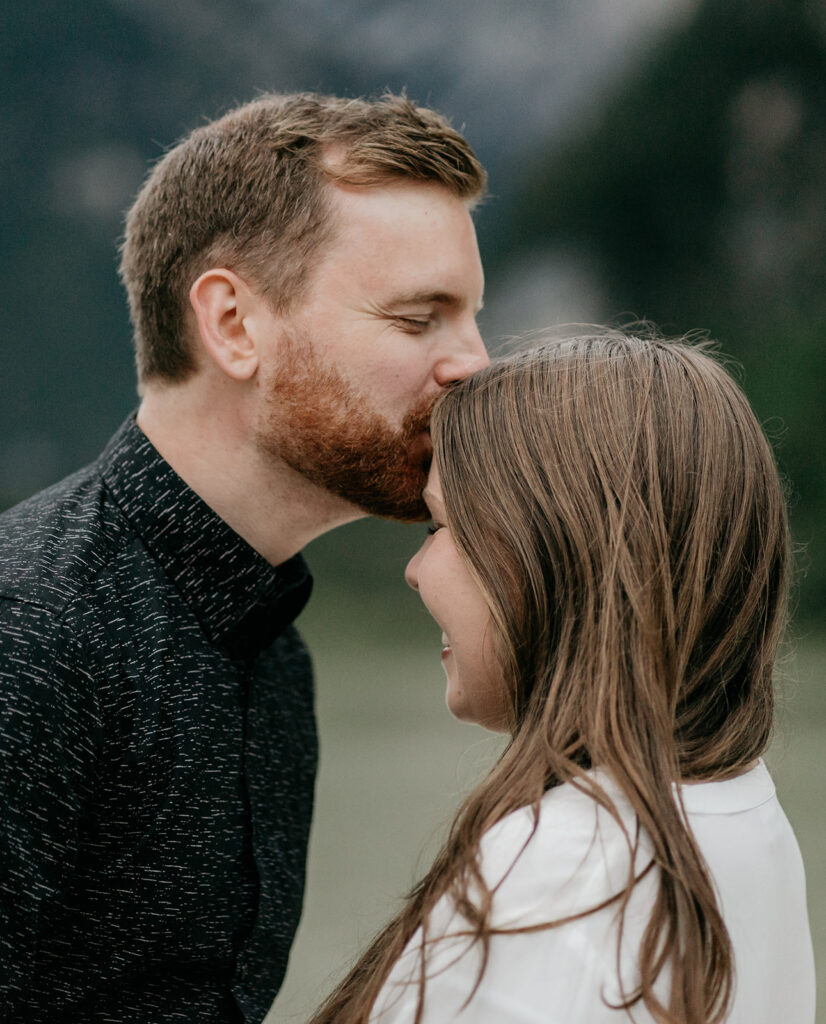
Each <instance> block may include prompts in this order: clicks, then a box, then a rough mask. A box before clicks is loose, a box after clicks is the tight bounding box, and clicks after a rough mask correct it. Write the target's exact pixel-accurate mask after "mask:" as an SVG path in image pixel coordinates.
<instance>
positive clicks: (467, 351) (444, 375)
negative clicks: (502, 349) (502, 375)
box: [434, 320, 490, 387]
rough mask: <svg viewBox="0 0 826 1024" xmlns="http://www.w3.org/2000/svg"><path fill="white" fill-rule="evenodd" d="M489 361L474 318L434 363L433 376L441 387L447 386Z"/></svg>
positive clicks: (467, 375)
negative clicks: (448, 349)
mask: <svg viewBox="0 0 826 1024" xmlns="http://www.w3.org/2000/svg"><path fill="white" fill-rule="evenodd" d="M489 362H490V357H489V356H488V353H487V349H486V348H485V343H484V341H482V335H481V334H480V333H479V328H478V327H477V326H476V321H475V320H474V321H473V323H472V325H471V326H468V327H467V328H466V329H465V331H464V333H463V335H462V336H461V338H460V339H459V340H458V342H457V343H456V344H455V345H454V346H453V347H452V348H451V349H450V351H447V352H445V354H444V357H443V358H442V359H440V360H439V362H438V363H437V364H436V367H435V370H434V376H435V378H436V382H437V383H438V384H439V385H440V386H441V387H447V385H448V384H453V383H454V382H455V381H457V380H464V379H465V377H469V376H470V375H471V374H472V373H476V371H477V370H481V369H482V368H483V367H485V366H487V365H488V363H489Z"/></svg>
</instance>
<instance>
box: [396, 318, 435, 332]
mask: <svg viewBox="0 0 826 1024" xmlns="http://www.w3.org/2000/svg"><path fill="white" fill-rule="evenodd" d="M396 323H397V324H398V325H399V327H401V329H402V330H403V331H409V332H410V333H411V334H418V333H419V332H420V331H424V330H426V329H427V328H428V327H429V326H430V318H429V317H425V318H424V319H418V318H417V317H412V316H397V317H396Z"/></svg>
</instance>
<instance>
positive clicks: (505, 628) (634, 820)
mask: <svg viewBox="0 0 826 1024" xmlns="http://www.w3.org/2000/svg"><path fill="white" fill-rule="evenodd" d="M432 435H433V446H434V465H433V470H432V472H431V477H430V480H429V483H428V489H427V491H426V492H425V496H426V498H427V500H428V503H429V506H430V508H431V511H432V513H433V526H432V529H431V531H430V534H431V535H430V536H429V537H428V539H427V540H426V541H425V543H424V545H423V546H422V548H421V550H420V551H419V552H418V554H417V555H416V556H415V557H414V558H413V560H412V561H411V563H410V565H409V566H408V574H407V575H408V581H409V582H410V583H411V585H412V586H414V587H416V588H417V589H418V590H419V593H420V595H421V597H422V599H423V601H424V602H425V604H426V605H427V607H428V609H429V610H430V612H431V613H432V614H433V616H434V618H435V619H436V621H437V622H438V623H439V624H440V625H441V627H442V629H443V631H444V635H443V644H444V648H443V655H442V656H443V660H444V665H445V670H446V674H447V702H448V706H449V707H450V710H451V711H452V712H453V713H454V714H455V715H457V716H458V717H460V718H463V719H466V720H470V721H475V722H478V723H479V724H481V725H483V726H485V727H486V728H489V729H496V730H502V731H507V733H509V735H510V741H509V743H508V745H507V747H506V749H505V751H504V753H503V754H502V756H501V758H500V759H499V761H498V763H497V764H496V766H495V767H494V769H493V770H492V771H491V773H490V774H489V775H488V776H487V778H486V779H484V781H483V782H482V783H481V784H480V785H479V786H478V787H477V789H476V790H475V791H474V792H473V793H472V794H471V795H470V797H469V798H468V799H467V801H466V802H465V804H464V806H463V807H462V808H461V810H460V812H459V814H458V816H457V818H456V821H455V822H454V825H453V827H452V830H451V832H450V836H449V838H448V841H447V843H446V844H445V846H444V848H443V849H442V851H441V853H440V854H439V856H438V857H437V859H436V861H435V863H434V865H433V867H432V868H431V869H430V871H429V872H428V873H427V875H426V876H425V878H424V879H423V880H422V881H421V882H420V883H419V885H418V886H417V887H416V889H415V890H414V891H413V893H412V894H411V896H410V897H409V899H408V902H407V903H406V905H405V907H404V909H403V910H402V911H401V913H400V914H399V915H398V917H397V918H396V919H395V920H394V921H392V922H391V923H390V924H389V925H388V926H387V927H386V928H385V930H384V931H383V932H382V933H381V934H380V935H379V936H378V938H377V939H376V940H375V941H374V942H373V945H372V946H371V947H370V948H369V950H368V951H367V952H366V953H365V954H364V956H363V957H362V958H361V960H360V961H359V962H358V964H357V965H356V967H355V968H354V969H353V971H352V972H351V974H350V975H349V977H347V978H346V979H345V981H344V982H343V983H342V984H341V985H340V986H339V988H338V989H337V990H336V991H335V992H334V993H333V994H332V995H331V996H330V998H329V999H328V1001H327V1003H325V1005H324V1006H323V1007H322V1008H321V1010H320V1011H319V1012H318V1014H317V1015H316V1017H315V1018H314V1024H326V1022H333V1021H334V1022H337V1024H344V1022H347V1024H349V1022H361V1021H364V1022H366V1021H370V1022H373V1024H414V1022H417V1024H418V1022H421V1024H436V1022H440V1024H441V1022H447V1021H453V1020H457V1021H467V1022H473V1024H494V1022H496V1024H503V1022H519V1024H521V1022H525V1024H527V1022H529V1021H530V1022H539V1021H543V1022H553V1024H601V1022H606V1024H607V1022H617V1024H619V1022H621V1021H623V1020H634V1021H636V1022H638V1024H639V1022H652V1021H656V1022H658V1024H719V1022H723V1021H726V1022H737V1024H781V1022H782V1024H811V1022H812V1021H813V1019H814V968H813V958H812V948H811V939H810V935H809V926H808V920H807V914H806V906H805V882H804V877H803V868H802V863H801V860H800V853H799V850H798V848H797V844H796V841H795V838H794V835H793V834H792V831H791V828H790V826H789V824H788V822H787V820H786V818H785V816H784V814H783V812H782V810H781V809H780V806H779V804H778V802H777V798H776V796H775V793H774V787H773V785H772V782H771V779H770V778H769V776H768V773H767V772H766V769H765V767H764V766H763V764H762V762H761V761H760V760H759V758H760V755H761V753H762V752H763V751H764V750H765V748H766V745H767V742H768V740H769V736H770V732H771V725H772V709H773V697H772V668H773V661H774V658H775V652H776V648H777V644H778V640H779V638H780V635H781V632H782V629H783V625H784V618H785V609H786V590H787V580H788V574H789V541H788V535H787V526H786V511H785V503H784V496H783V490H782V487H781V484H780V482H779V479H778V474H777V470H776V468H775V465H774V461H773V458H772V453H771V449H770V446H769V445H768V443H767V441H766V439H765V437H764V436H763V434H762V432H761V430H760V427H759V425H758V423H757V421H756V419H755V417H754V415H753V413H752V412H751V409H750V408H749V406H748V403H747V402H746V400H745V398H744V397H743V395H742V394H741V392H740V391H739V389H738V388H737V386H736V385H735V384H734V382H733V381H732V379H731V378H730V377H729V376H728V375H727V373H726V372H725V371H724V369H723V368H722V367H721V366H720V364H719V363H717V362H715V361H714V360H713V359H712V358H711V357H710V356H709V354H707V352H706V351H704V349H703V348H702V347H700V346H692V345H689V344H687V343H666V342H663V341H661V340H657V339H653V338H636V337H628V336H623V335H620V334H616V333H605V334H601V335H597V336H591V337H582V338H576V339H569V340H566V341H561V342H557V343H551V344H547V345H545V346H542V347H539V348H537V349H535V350H533V351H529V352H525V353H522V354H519V355H516V356H513V357H510V358H508V359H505V360H503V361H501V362H499V363H496V364H494V365H492V366H490V367H489V368H488V369H486V370H483V371H482V372H480V373H478V374H476V375H475V376H474V377H472V378H470V379H469V380H466V381H464V382H462V383H461V384H458V385H457V386H456V387H454V388H453V389H452V390H451V391H450V392H449V393H447V394H446V395H445V396H444V397H443V398H442V399H441V400H440V402H439V403H438V405H437V408H436V410H435V412H434V416H433V423H432Z"/></svg>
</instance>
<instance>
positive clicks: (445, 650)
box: [442, 633, 453, 661]
mask: <svg viewBox="0 0 826 1024" xmlns="http://www.w3.org/2000/svg"><path fill="white" fill-rule="evenodd" d="M452 651H453V648H452V647H451V646H450V641H449V640H448V638H447V637H446V636H445V635H444V633H443V634H442V661H444V659H445V658H446V657H447V656H448V654H450V653H451V652H452Z"/></svg>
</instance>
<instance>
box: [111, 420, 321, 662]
mask: <svg viewBox="0 0 826 1024" xmlns="http://www.w3.org/2000/svg"><path fill="white" fill-rule="evenodd" d="M100 461H101V464H102V476H103V479H104V481H105V483H106V486H107V488H108V490H109V492H110V494H111V495H112V498H113V500H114V501H115V502H116V503H117V505H118V506H119V508H120V509H121V511H122V512H123V514H124V515H125V516H126V518H127V519H128V520H129V522H130V523H131V524H132V526H133V528H134V529H135V530H136V532H137V533H138V534H139V536H140V537H141V539H142V540H143V542H144V544H145V545H146V547H147V548H148V549H149V550H150V551H151V552H152V554H153V555H154V556H155V557H156V558H157V560H158V562H159V563H160V564H161V566H162V567H163V569H164V571H165V573H166V574H167V576H168V577H169V578H170V580H171V581H172V583H173V584H174V585H175V587H176V588H177V589H178V591H179V592H180V594H181V595H182V597H183V599H184V601H186V603H187V604H188V605H189V606H190V607H191V608H192V610H193V612H194V613H195V615H196V616H197V618H198V620H199V621H200V623H201V625H202V626H203V628H204V630H205V632H206V634H207V636H208V637H209V638H210V640H211V641H212V642H213V643H216V644H219V645H221V646H223V647H226V648H227V649H228V650H229V651H230V653H232V654H234V655H236V656H239V657H254V656H255V655H257V654H259V653H260V652H261V651H263V650H264V649H265V648H266V647H269V646H270V644H272V643H273V641H274V640H275V639H276V637H277V636H278V635H279V634H280V633H282V632H283V631H284V630H285V629H286V628H287V626H288V625H289V624H290V623H291V622H292V621H293V620H294V619H295V618H296V616H297V615H298V614H299V612H300V611H301V610H302V609H303V607H304V605H305V604H306V603H307V601H308V599H309V597H310V590H311V589H312V577H311V576H310V573H309V570H308V568H307V565H306V563H305V562H304V559H303V558H302V557H301V555H295V556H293V557H292V558H290V559H289V560H288V561H286V562H283V563H282V564H281V565H277V566H272V565H270V563H269V562H268V561H267V560H266V559H265V558H264V557H263V556H262V555H260V554H259V553H258V552H257V551H256V550H255V549H254V548H252V547H251V546H250V545H249V544H248V543H247V542H246V541H245V540H244V539H243V537H240V536H239V535H238V534H237V533H236V532H235V531H234V530H233V529H232V528H231V527H230V526H228V525H227V524H226V523H225V522H224V520H223V519H221V518H220V516H218V515H217V513H215V512H214V511H213V510H212V509H211V508H210V507H209V505H207V504H206V502H205V501H203V500H202V499H201V498H200V497H199V496H198V495H197V494H196V493H195V492H194V491H193V490H192V489H191V488H190V487H188V486H187V484H185V483H184V481H183V480H182V479H181V478H180V477H179V476H178V474H177V473H176V472H175V471H174V469H172V467H171V466H170V465H169V463H167V462H166V461H165V460H164V459H163V458H162V456H161V455H160V453H159V452H158V451H157V449H156V448H154V447H153V445H152V443H151V442H150V441H149V439H148V438H147V437H146V435H145V434H144V433H143V432H142V431H141V429H140V428H139V427H138V425H137V423H136V422H135V417H134V415H133V416H130V418H129V419H128V420H127V421H126V423H124V425H123V426H122V427H121V428H120V430H119V431H118V432H117V434H115V436H114V437H113V438H112V440H111V441H110V442H109V445H108V446H107V448H106V449H105V451H104V452H103V454H102V455H101V459H100Z"/></svg>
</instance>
